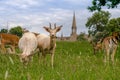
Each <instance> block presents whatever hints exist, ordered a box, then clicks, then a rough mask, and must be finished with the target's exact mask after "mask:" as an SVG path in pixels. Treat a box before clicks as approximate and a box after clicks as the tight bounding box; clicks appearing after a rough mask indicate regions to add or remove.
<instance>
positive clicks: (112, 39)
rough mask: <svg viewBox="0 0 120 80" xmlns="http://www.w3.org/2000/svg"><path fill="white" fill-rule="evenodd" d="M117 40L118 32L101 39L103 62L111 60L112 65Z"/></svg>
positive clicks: (119, 38) (119, 35) (118, 37)
mask: <svg viewBox="0 0 120 80" xmlns="http://www.w3.org/2000/svg"><path fill="white" fill-rule="evenodd" d="M118 40H120V32H114V33H113V35H112V36H109V37H106V38H104V39H103V42H102V48H103V50H104V51H105V62H106V61H109V58H110V56H111V60H112V62H113V63H114V56H115V53H116V50H117V46H118Z"/></svg>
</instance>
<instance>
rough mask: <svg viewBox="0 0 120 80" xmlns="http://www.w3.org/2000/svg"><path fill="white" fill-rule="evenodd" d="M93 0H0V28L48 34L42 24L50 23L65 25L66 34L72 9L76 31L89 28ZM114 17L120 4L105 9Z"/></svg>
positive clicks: (47, 24) (63, 31)
mask: <svg viewBox="0 0 120 80" xmlns="http://www.w3.org/2000/svg"><path fill="white" fill-rule="evenodd" d="M91 1H92V0H0V28H3V27H4V28H6V26H7V22H8V25H9V28H11V27H15V26H18V25H19V26H22V27H24V28H27V29H28V30H30V31H32V32H38V33H45V34H48V33H47V32H46V31H45V30H44V29H43V26H49V23H56V24H57V25H63V28H62V30H61V31H60V32H59V33H58V34H57V35H58V36H60V35H61V33H63V35H65V36H69V35H70V34H71V26H72V18H73V12H74V11H75V14H76V22H77V33H78V34H79V33H80V32H87V29H86V27H85V24H86V21H87V19H88V17H90V16H91V15H92V14H93V13H91V12H89V11H88V10H87V7H88V6H90V5H91ZM105 10H107V11H109V12H110V13H111V17H112V18H116V17H120V6H118V8H114V9H109V10H108V9H105Z"/></svg>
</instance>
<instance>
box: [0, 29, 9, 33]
mask: <svg viewBox="0 0 120 80" xmlns="http://www.w3.org/2000/svg"><path fill="white" fill-rule="evenodd" d="M7 32H8V30H7V29H1V31H0V33H7Z"/></svg>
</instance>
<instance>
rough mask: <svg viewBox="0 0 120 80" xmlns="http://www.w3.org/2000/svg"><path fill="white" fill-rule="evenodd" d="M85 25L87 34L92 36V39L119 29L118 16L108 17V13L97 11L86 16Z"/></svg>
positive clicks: (102, 36) (119, 20) (119, 19)
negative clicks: (90, 15)
mask: <svg viewBox="0 0 120 80" xmlns="http://www.w3.org/2000/svg"><path fill="white" fill-rule="evenodd" d="M86 27H87V28H88V29H89V31H88V33H89V35H92V36H94V39H95V40H94V41H98V40H99V39H101V38H104V37H106V36H109V35H111V34H112V33H113V32H118V31H120V17H119V18H112V19H110V13H109V12H105V11H98V12H95V13H94V14H93V16H92V17H89V18H88V21H87V23H86Z"/></svg>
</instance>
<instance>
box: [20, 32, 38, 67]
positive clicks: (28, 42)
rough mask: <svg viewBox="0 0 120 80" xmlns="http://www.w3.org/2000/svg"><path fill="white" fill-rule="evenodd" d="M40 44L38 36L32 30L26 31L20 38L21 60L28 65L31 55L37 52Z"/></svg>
mask: <svg viewBox="0 0 120 80" xmlns="http://www.w3.org/2000/svg"><path fill="white" fill-rule="evenodd" d="M37 45H38V41H37V37H36V35H35V34H34V33H32V32H26V33H24V34H23V36H22V37H21V38H20V40H19V43H18V46H19V49H20V50H21V51H22V53H21V54H19V55H18V56H20V61H21V62H22V63H23V64H25V65H27V64H28V62H29V61H30V59H31V57H32V56H33V55H34V54H35V53H34V51H35V50H36V48H37Z"/></svg>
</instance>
